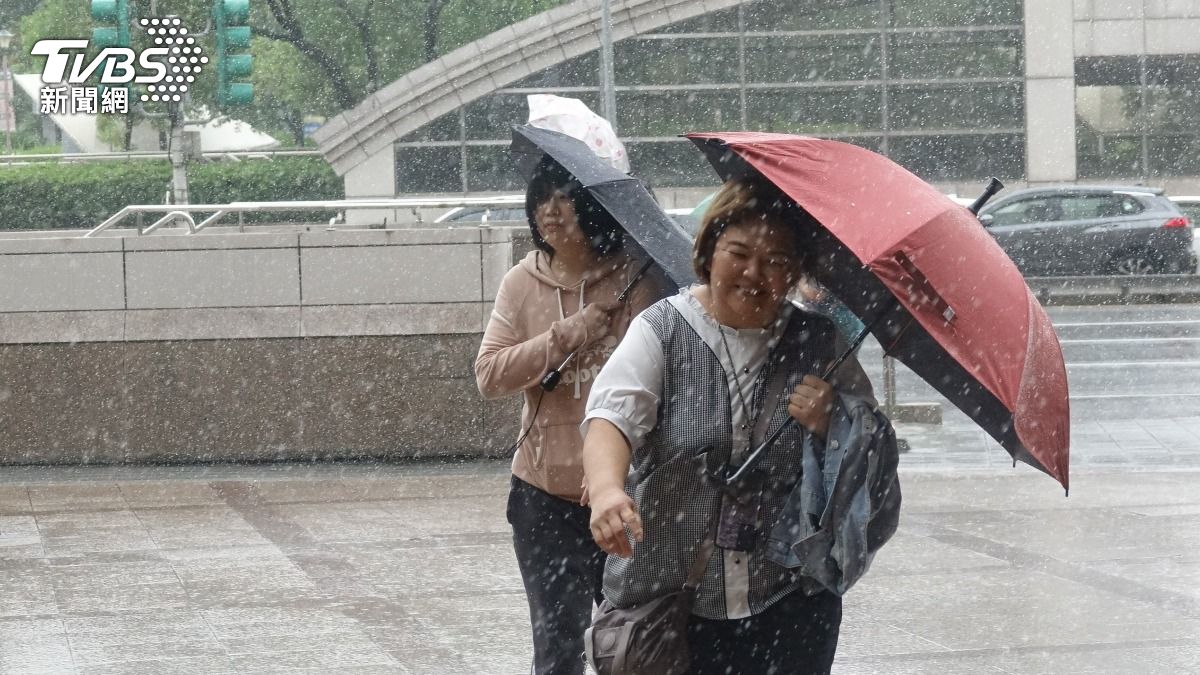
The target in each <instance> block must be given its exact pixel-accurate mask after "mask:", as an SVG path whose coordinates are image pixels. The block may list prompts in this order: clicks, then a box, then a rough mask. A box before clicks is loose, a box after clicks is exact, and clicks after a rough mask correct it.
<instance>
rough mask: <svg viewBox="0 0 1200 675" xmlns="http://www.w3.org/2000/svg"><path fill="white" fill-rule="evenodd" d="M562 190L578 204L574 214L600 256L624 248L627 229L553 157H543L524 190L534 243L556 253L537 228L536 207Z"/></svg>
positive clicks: (573, 202)
mask: <svg viewBox="0 0 1200 675" xmlns="http://www.w3.org/2000/svg"><path fill="white" fill-rule="evenodd" d="M558 190H562V191H563V192H564V193H566V194H567V196H569V197H570V198H571V203H572V205H573V206H574V207H575V217H576V219H578V221H579V229H580V230H582V231H583V234H584V235H585V236H586V237H587V238H588V241H589V242H591V244H592V250H594V251H595V252H596V253H598V254H599V255H601V256H606V255H609V254H612V253H615V252H617V251H619V250H621V249H622V248H623V247H624V246H625V230H624V228H622V227H621V225H620V224H619V223H618V222H617V221H616V219H615V218H613V217H612V215H611V214H609V212H608V211H607V210H605V209H604V207H602V206H600V202H598V201H596V198H595V197H593V196H592V195H591V193H589V192H588V191H587V190H586V189H584V188H583V186H581V185H580V184H579V181H578V180H577V179H576V178H575V176H572V175H571V172H569V171H567V170H566V169H565V168H563V166H562V165H561V164H559V163H558V162H555V161H554V160H552V159H550V158H548V157H547V158H543V159H542V161H541V162H540V163H538V165H537V168H536V169H534V172H533V178H531V179H530V181H529V187H528V188H527V189H526V190H525V217H526V218H528V219H529V230H530V232H532V233H533V245H534V246H537V247H538V248H539V249H541V250H543V251H545V252H546V253H549V254H550V255H554V248H553V247H551V246H550V244H547V243H546V240H545V239H543V238H542V233H541V232H539V231H538V227H537V220H536V219H535V218H534V213H535V212H536V211H537V207H538V206H540V205H541V204H543V203H545V201H546V200H547V199H550V196H551V195H553V194H554V193H555V192H556V191H558Z"/></svg>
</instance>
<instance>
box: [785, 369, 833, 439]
mask: <svg viewBox="0 0 1200 675" xmlns="http://www.w3.org/2000/svg"><path fill="white" fill-rule="evenodd" d="M832 412H833V385H831V384H829V383H828V382H826V381H825V380H822V379H821V378H819V377H817V376H816V375H805V376H804V379H803V380H800V384H797V385H796V388H795V389H793V390H792V395H791V396H789V397H788V414H789V415H791V416H792V417H794V418H795V419H796V421H797V422H799V423H800V425H801V426H803V427H804V428H805V429H808V430H809V431H810V432H811V433H813V434H815V435H816V436H819V437H820V438H821V439H822V440H824V439H825V436H826V434H828V433H829V416H830V414H831V413H832Z"/></svg>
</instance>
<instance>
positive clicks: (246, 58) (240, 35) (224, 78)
mask: <svg viewBox="0 0 1200 675" xmlns="http://www.w3.org/2000/svg"><path fill="white" fill-rule="evenodd" d="M98 1H99V0H93V2H98ZM249 22H250V0H214V2H213V24H214V26H215V30H216V33H217V105H218V106H220V107H222V108H224V107H227V106H238V105H250V103H252V102H253V101H254V85H253V84H250V83H249V82H239V81H238V80H245V79H248V78H249V77H250V72H251V71H252V70H253V69H254V57H252V56H250V54H248V53H246V52H248V51H249V49H250V26H249V25H247V24H249Z"/></svg>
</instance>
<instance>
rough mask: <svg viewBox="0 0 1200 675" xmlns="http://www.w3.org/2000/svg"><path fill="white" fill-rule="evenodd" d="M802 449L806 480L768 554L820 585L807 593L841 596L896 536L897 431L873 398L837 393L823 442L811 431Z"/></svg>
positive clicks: (789, 504) (795, 492) (792, 497)
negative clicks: (882, 547)
mask: <svg viewBox="0 0 1200 675" xmlns="http://www.w3.org/2000/svg"><path fill="white" fill-rule="evenodd" d="M802 452H803V457H802V460H801V461H802V463H803V467H804V468H803V473H802V476H801V480H800V482H799V483H797V484H796V486H795V488H794V489H793V490H792V492H791V493H790V494H789V495H788V498H787V501H786V502H785V504H784V507H783V511H782V512H781V513H780V515H779V518H778V520H777V521H776V522H775V526H774V527H773V528H772V530H771V533H770V536H769V538H768V543H767V551H766V556H767V559H768V560H771V561H772V562H774V563H776V564H778V565H782V566H783V567H786V568H788V569H793V570H795V571H796V572H799V573H800V575H801V576H802V577H803V578H804V579H805V580H806V581H811V582H815V584H817V585H813V584H812V583H810V584H808V586H809V588H807V589H806V590H807V591H808V592H816V591H818V590H820V589H821V588H824V589H827V590H829V591H830V592H832V593H836V594H837V595H842V594H843V593H845V592H846V591H847V590H849V589H850V587H851V586H853V585H854V583H855V582H857V581H858V580H859V579H860V578H861V577H862V575H863V574H865V573H866V571H867V569H868V568H869V567H870V565H871V560H872V559H873V558H874V556H875V552H876V551H878V550H879V548H880V547H881V546H883V545H884V544H885V543H887V541H888V540H889V539H891V537H892V535H893V534H894V533H895V532H896V526H897V525H898V523H899V520H900V483H899V480H898V478H897V475H896V468H897V464H898V463H899V455H898V450H897V446H896V434H895V431H893V429H892V425H891V423H890V422H889V421H888V419H887V418H886V417H884V416H883V414H882V413H880V412H879V411H878V409H877V408H875V407H874V406H873V405H871V404H870V403H869V402H868V401H866V400H864V399H862V398H859V397H856V396H852V395H849V394H844V393H839V394H838V396H837V402H836V404H835V405H834V409H833V412H832V416H831V417H830V420H829V433H828V435H827V438H826V440H825V442H823V443H822V442H821V441H820V440H819V439H816V438H815V437H813V436H812V435H811V434H808V435H806V436H805V438H804V442H803V451H802Z"/></svg>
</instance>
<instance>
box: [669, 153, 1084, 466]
mask: <svg viewBox="0 0 1200 675" xmlns="http://www.w3.org/2000/svg"><path fill="white" fill-rule="evenodd" d="M687 137H688V138H690V139H691V140H692V141H693V142H694V143H696V145H697V146H699V147H700V149H701V150H702V151H703V152H704V153H705V155H706V156H707V157H708V159H709V161H710V162H711V163H712V164H713V166H714V167H715V168H716V169H717V172H718V173H719V174H721V176H722V178H725V179H729V178H732V177H735V176H739V175H742V174H745V173H747V172H755V173H758V174H760V175H762V176H763V177H764V178H766V179H767V180H769V181H771V182H772V183H773V184H775V186H776V187H778V188H779V189H780V190H782V191H783V192H784V193H785V194H787V195H788V196H789V197H791V198H792V199H794V200H795V201H796V203H797V204H799V205H800V206H801V207H802V208H803V209H804V210H805V211H807V212H808V213H809V214H810V215H812V216H813V218H815V219H816V221H817V222H818V223H820V225H821V226H822V227H821V228H818V230H819V231H817V232H814V233H812V235H813V241H814V242H815V243H814V245H815V247H816V249H817V250H816V253H817V258H818V263H817V265H816V266H815V267H816V272H815V275H816V277H817V280H818V281H819V282H820V283H821V284H823V285H824V286H825V287H827V288H828V289H830V290H831V291H832V292H833V293H834V294H836V295H837V296H838V297H839V298H840V299H841V300H842V301H843V302H844V303H846V305H848V306H849V307H850V309H851V310H853V311H854V312H855V313H856V314H857V315H858V316H859V317H861V318H862V319H863V320H864V321H865V322H866V323H867V324H869V325H870V324H872V322H873V321H875V320H876V319H877V318H882V320H880V321H878V322H876V323H874V326H875V328H874V329H873V333H874V335H875V337H876V338H877V339H878V340H879V342H880V344H881V345H883V347H884V350H885V351H886V352H887V353H888V354H889V355H891V356H894V357H896V358H898V359H899V360H901V361H903V362H904V363H905V365H907V366H908V367H909V368H910V369H911V370H912V371H913V372H915V373H917V374H918V375H920V376H921V377H922V378H923V379H924V380H925V381H926V382H928V383H929V384H930V385H932V386H933V387H934V388H935V389H937V390H938V391H939V392H940V393H941V394H942V395H943V396H945V397H946V398H947V399H948V400H950V401H951V402H952V403H954V405H955V406H957V407H958V408H959V409H960V410H962V411H963V412H964V413H966V414H967V415H968V416H969V417H971V419H973V420H974V421H975V422H976V423H977V424H979V426H980V427H982V428H983V429H984V430H985V431H986V432H987V433H988V434H990V435H991V436H992V437H993V438H995V439H996V440H997V441H998V442H999V443H1000V444H1001V445H1002V446H1003V447H1004V448H1005V449H1006V450H1008V452H1009V453H1010V454H1011V455H1012V456H1013V457H1014V459H1019V460H1021V461H1023V462H1025V463H1027V464H1030V465H1032V466H1034V467H1036V468H1038V469H1040V470H1042V471H1044V472H1046V473H1047V474H1049V475H1050V476H1052V477H1054V478H1055V479H1056V480H1058V482H1059V483H1061V484H1062V486H1063V487H1064V488H1066V487H1068V470H1069V445H1070V410H1069V403H1068V398H1067V371H1066V366H1065V365H1064V363H1063V356H1062V348H1061V347H1060V346H1059V343H1058V337H1057V335H1055V333H1054V328H1053V326H1052V325H1051V323H1050V319H1049V318H1048V317H1047V316H1046V313H1045V312H1044V311H1043V310H1042V308H1041V306H1040V305H1039V304H1038V302H1037V300H1036V299H1035V298H1034V296H1033V294H1032V293H1031V292H1030V290H1029V287H1028V286H1026V285H1025V280H1024V278H1023V277H1022V276H1021V273H1020V272H1019V271H1018V270H1017V268H1016V266H1015V265H1014V264H1013V263H1012V261H1011V260H1009V258H1008V256H1006V255H1005V254H1004V252H1003V251H1002V250H1001V249H1000V247H999V245H997V244H996V242H995V240H993V239H992V237H991V236H990V235H989V234H988V233H987V231H986V230H984V228H983V226H982V225H980V223H979V221H978V220H977V219H976V218H975V216H974V215H973V214H972V213H971V212H970V211H968V210H967V209H966V208H964V207H962V206H960V205H958V204H955V203H954V202H953V201H951V200H950V199H949V198H948V197H946V196H945V195H942V194H941V193H940V192H938V191H937V190H936V189H934V188H933V187H932V186H931V185H929V184H927V183H925V182H924V181H922V180H921V179H920V178H917V177H916V176H914V175H913V174H911V173H909V172H908V171H907V170H905V169H904V168H902V167H900V166H899V165H897V164H895V163H894V162H892V161H891V160H889V159H887V158H886V157H883V156H882V155H879V154H876V153H874V152H871V151H869V150H864V149H862V148H859V147H856V146H853V145H849V144H847V143H839V142H837V141H829V140H822V139H816V138H804V137H799V136H790V135H785V134H766V133H749V132H729V133H705V134H688V135H687ZM881 315H882V316H881Z"/></svg>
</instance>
